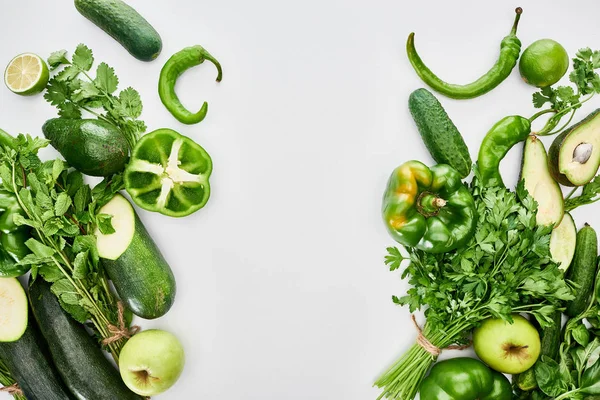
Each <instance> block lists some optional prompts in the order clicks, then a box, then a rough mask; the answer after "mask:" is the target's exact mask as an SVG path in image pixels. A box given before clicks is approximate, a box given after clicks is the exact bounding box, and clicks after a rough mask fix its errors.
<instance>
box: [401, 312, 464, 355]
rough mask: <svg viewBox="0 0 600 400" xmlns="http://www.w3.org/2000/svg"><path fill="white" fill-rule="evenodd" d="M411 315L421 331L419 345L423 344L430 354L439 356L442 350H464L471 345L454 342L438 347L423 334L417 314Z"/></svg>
mask: <svg viewBox="0 0 600 400" xmlns="http://www.w3.org/2000/svg"><path fill="white" fill-rule="evenodd" d="M410 317H411V318H412V322H413V324H414V325H415V328H416V329H417V331H418V332H419V335H418V336H417V344H418V345H419V346H421V347H422V348H423V349H425V351H426V352H428V353H429V354H431V355H432V356H434V357H437V356H439V355H440V354H442V350H464V349H468V348H469V347H471V344H466V345H456V344H453V345H450V346H448V347H445V348H443V349H440V348H439V347H437V346H436V345H434V344H433V343H431V342H430V341H429V339H427V338H426V337H425V335H423V330H422V329H421V327H420V326H419V324H417V319H416V318H415V316H414V315H412V314H411V316H410Z"/></svg>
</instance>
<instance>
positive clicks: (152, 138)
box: [124, 129, 212, 217]
mask: <svg viewBox="0 0 600 400" xmlns="http://www.w3.org/2000/svg"><path fill="white" fill-rule="evenodd" d="M211 172H212V160H211V158H210V156H209V155H208V153H207V152H206V151H205V150H204V149H203V148H202V147H201V146H200V145H199V144H197V143H196V142H194V141H193V140H192V139H190V138H188V137H186V136H183V135H181V134H179V133H177V132H175V131H174V130H172V129H158V130H156V131H154V132H151V133H149V134H147V135H145V136H143V137H142V138H141V139H140V141H139V142H138V143H137V144H136V146H135V148H134V149H133V151H132V153H131V159H130V160H129V164H128V165H127V167H126V168H125V176H124V181H125V188H126V189H127V192H128V193H129V194H130V195H131V198H132V199H133V201H134V202H135V204H137V205H138V206H140V207H141V208H143V209H145V210H148V211H156V212H159V213H161V214H164V215H168V216H171V217H184V216H186V215H189V214H191V213H193V212H195V211H197V210H199V209H200V208H202V207H204V205H205V204H206V202H207V201H208V198H209V197H210V184H209V181H208V180H209V178H210V174H211Z"/></svg>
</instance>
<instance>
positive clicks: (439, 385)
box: [420, 358, 513, 400]
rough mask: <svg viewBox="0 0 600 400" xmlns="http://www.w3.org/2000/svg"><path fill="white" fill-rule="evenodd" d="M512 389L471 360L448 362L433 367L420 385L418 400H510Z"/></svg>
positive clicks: (505, 380) (496, 375) (451, 360)
mask: <svg viewBox="0 0 600 400" xmlns="http://www.w3.org/2000/svg"><path fill="white" fill-rule="evenodd" d="M512 393H513V391H512V387H511V384H510V382H509V381H508V379H507V378H506V377H505V376H504V375H502V374H501V373H499V372H495V371H492V370H490V369H489V368H488V367H487V366H486V365H485V364H484V363H482V362H481V361H479V360H476V359H474V358H452V359H450V360H446V361H441V362H439V363H437V364H436V365H434V366H433V368H432V369H431V372H430V373H429V376H427V378H425V379H424V380H423V382H422V383H421V391H420V395H421V400H440V399H444V400H510V399H512Z"/></svg>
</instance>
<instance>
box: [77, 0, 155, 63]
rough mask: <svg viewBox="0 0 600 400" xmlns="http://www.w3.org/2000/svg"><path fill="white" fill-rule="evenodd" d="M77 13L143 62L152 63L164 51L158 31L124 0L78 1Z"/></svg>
mask: <svg viewBox="0 0 600 400" xmlns="http://www.w3.org/2000/svg"><path fill="white" fill-rule="evenodd" d="M75 8H77V11H79V13H80V14H81V15H83V16H84V17H86V18H87V19H89V20H90V21H92V22H93V23H94V24H96V25H97V26H98V27H99V28H101V29H102V30H103V31H104V32H106V33H108V34H109V35H110V36H112V38H113V39H115V40H116V41H117V42H119V43H121V45H122V46H123V47H125V49H127V51H128V52H129V53H130V54H131V55H132V56H134V57H135V58H137V59H138V60H141V61H152V60H154V59H155V58H156V57H158V55H159V54H160V51H161V50H162V40H161V38H160V35H159V34H158V32H156V29H154V28H153V27H152V25H150V23H149V22H148V21H146V19H144V17H142V16H141V15H140V14H139V13H138V12H137V11H135V10H134V9H133V8H132V7H131V6H129V5H127V4H126V3H124V2H123V1H121V0H75Z"/></svg>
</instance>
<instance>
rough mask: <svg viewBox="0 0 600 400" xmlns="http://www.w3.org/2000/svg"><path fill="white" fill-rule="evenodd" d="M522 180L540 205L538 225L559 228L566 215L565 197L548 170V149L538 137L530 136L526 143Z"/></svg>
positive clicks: (537, 217)
mask: <svg viewBox="0 0 600 400" xmlns="http://www.w3.org/2000/svg"><path fill="white" fill-rule="evenodd" d="M521 179H522V180H524V181H525V189H527V191H528V192H529V194H530V195H531V197H533V198H534V199H535V201H536V202H537V203H538V211H537V215H536V222H537V224H538V225H544V226H546V225H552V226H557V225H558V224H559V223H560V221H561V220H562V219H563V215H564V201H563V195H562V191H561V190H560V186H558V183H556V181H555V180H554V178H553V177H552V175H551V174H550V171H549V170H548V157H547V155H546V148H545V147H544V144H543V143H542V142H541V141H540V140H539V139H538V137H537V136H534V135H532V136H529V137H528V138H527V140H526V141H525V148H524V150H523V164H522V167H521Z"/></svg>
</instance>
